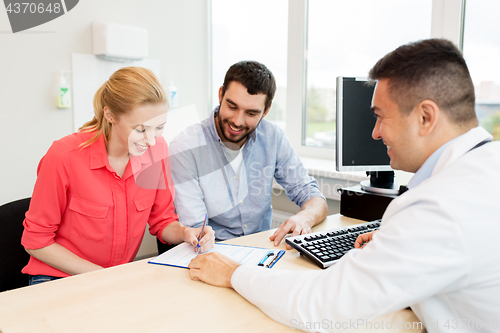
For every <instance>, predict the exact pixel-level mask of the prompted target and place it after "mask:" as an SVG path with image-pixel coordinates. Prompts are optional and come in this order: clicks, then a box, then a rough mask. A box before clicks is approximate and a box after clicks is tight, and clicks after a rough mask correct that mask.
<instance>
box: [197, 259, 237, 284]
mask: <svg viewBox="0 0 500 333" xmlns="http://www.w3.org/2000/svg"><path fill="white" fill-rule="evenodd" d="M239 266H240V265H239V264H238V263H237V262H235V261H233V260H231V259H229V258H228V257H226V256H225V255H223V254H220V253H218V252H211V253H205V254H199V255H197V256H196V258H194V259H193V260H191V262H190V263H189V265H188V267H189V275H190V276H191V279H193V280H198V281H203V282H205V283H208V284H211V285H213V286H217V287H227V288H231V287H232V286H231V276H232V275H233V273H234V271H235V270H236V268H238V267H239Z"/></svg>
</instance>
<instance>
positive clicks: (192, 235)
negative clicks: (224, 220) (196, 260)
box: [184, 225, 215, 253]
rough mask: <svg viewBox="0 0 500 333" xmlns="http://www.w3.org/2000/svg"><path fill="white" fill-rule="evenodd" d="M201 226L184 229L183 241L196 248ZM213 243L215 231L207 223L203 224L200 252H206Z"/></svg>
mask: <svg viewBox="0 0 500 333" xmlns="http://www.w3.org/2000/svg"><path fill="white" fill-rule="evenodd" d="M200 233H201V228H189V227H185V229H184V241H185V242H186V243H188V244H191V245H193V246H194V247H195V248H196V245H197V244H198V237H200ZM214 243H215V232H214V230H213V229H212V227H210V226H209V225H207V226H205V230H204V231H203V237H202V238H201V239H200V253H203V252H206V251H208V250H210V249H212V248H213V247H214Z"/></svg>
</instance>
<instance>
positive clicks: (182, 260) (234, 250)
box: [149, 243, 285, 268]
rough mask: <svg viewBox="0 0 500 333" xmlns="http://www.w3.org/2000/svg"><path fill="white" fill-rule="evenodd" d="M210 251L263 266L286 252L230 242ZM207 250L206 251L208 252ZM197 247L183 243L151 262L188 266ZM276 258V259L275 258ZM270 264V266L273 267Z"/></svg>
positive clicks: (274, 261) (242, 262)
mask: <svg viewBox="0 0 500 333" xmlns="http://www.w3.org/2000/svg"><path fill="white" fill-rule="evenodd" d="M208 252H219V253H222V254H224V255H225V256H227V257H229V258H231V259H232V260H234V261H236V262H237V263H239V264H253V265H258V264H259V263H261V261H263V259H266V260H264V262H263V263H262V265H263V266H265V267H267V266H268V265H270V264H271V262H272V265H274V263H276V262H277V261H278V260H279V258H281V256H282V255H283V254H284V253H285V251H283V250H273V249H264V248H258V247H248V246H239V245H230V244H215V246H214V248H213V249H212V250H210V251H208ZM208 252H206V253H208ZM196 255H197V254H196V252H195V249H194V247H193V246H192V245H189V244H187V243H182V244H179V245H177V246H176V247H174V248H173V249H171V250H168V251H166V252H164V253H163V254H161V255H159V256H157V257H156V258H153V259H152V260H150V261H149V263H150V264H159V265H168V266H175V267H182V268H188V267H187V266H188V264H189V263H190V262H191V260H193V258H195V257H196ZM275 258H276V259H275ZM262 265H261V266H262ZM272 265H270V267H269V268H271V267H272Z"/></svg>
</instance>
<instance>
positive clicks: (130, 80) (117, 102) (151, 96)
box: [79, 67, 168, 148]
mask: <svg viewBox="0 0 500 333" xmlns="http://www.w3.org/2000/svg"><path fill="white" fill-rule="evenodd" d="M166 103H168V102H167V97H166V93H165V88H164V87H163V85H162V84H161V82H160V80H159V79H158V77H156V75H155V74H154V73H153V72H152V71H151V70H149V69H146V68H142V67H124V68H120V69H119V70H117V71H116V72H114V73H113V74H112V75H111V76H110V78H109V80H108V81H106V82H104V84H103V85H102V86H101V87H100V88H99V89H98V90H97V92H96V93H95V95H94V118H92V120H90V121H88V122H87V123H85V124H84V125H83V126H82V127H80V129H79V131H80V132H94V131H95V132H96V134H95V135H94V136H93V137H92V138H91V139H89V140H87V141H85V142H83V143H82V144H81V145H80V146H81V147H82V148H84V147H87V146H90V145H91V144H92V143H94V142H95V141H96V140H97V138H98V137H99V136H100V135H101V134H103V135H104V142H106V143H107V142H108V140H109V137H110V135H111V124H110V123H109V122H108V121H107V120H106V117H104V107H107V108H108V110H109V112H110V113H111V114H112V115H113V116H114V117H115V118H119V117H120V116H121V115H123V114H126V113H127V112H130V111H131V110H133V109H135V108H137V107H139V106H143V105H145V104H166Z"/></svg>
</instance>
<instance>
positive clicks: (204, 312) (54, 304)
mask: <svg viewBox="0 0 500 333" xmlns="http://www.w3.org/2000/svg"><path fill="white" fill-rule="evenodd" d="M355 223H359V221H358V220H354V219H350V218H346V217H343V216H340V215H333V216H329V217H328V218H327V220H325V222H323V223H321V224H320V225H318V226H317V227H316V228H315V229H314V230H315V231H319V230H323V229H329V228H334V227H337V226H345V225H350V224H355ZM272 233H273V231H265V232H261V233H259V234H254V235H250V236H246V237H241V238H238V239H233V240H230V241H227V243H231V244H241V245H252V246H260V247H270V248H271V247H273V245H272V242H271V241H269V239H268V238H269V236H270V235H271V234H272ZM283 243H284V242H283ZM280 248H282V249H284V248H285V245H284V244H281V246H280ZM277 268H278V269H287V270H301V269H319V268H318V267H317V266H315V265H313V264H312V263H311V262H309V261H308V260H307V259H306V258H303V257H301V256H299V254H298V252H297V251H295V250H290V251H287V253H286V254H285V255H284V256H283V258H281V260H280V261H279V262H278V263H277V264H276V265H275V268H273V269H277ZM383 319H384V321H385V322H387V321H391V322H393V323H396V322H402V323H405V322H410V323H413V322H418V319H417V317H416V316H415V315H414V314H413V312H411V311H409V310H402V311H399V312H396V313H394V314H391V315H388V316H385V317H384V318H383ZM389 331H390V332H399V331H398V330H394V329H391V330H389ZM0 332H1V333H14V332H23V333H24V332H37V333H42V332H61V333H67V332H121V333H122V332H123V333H124V332H238V333H243V332H252V333H253V332H273V333H274V332H297V330H292V329H291V328H290V327H287V326H285V325H282V324H279V323H277V322H275V321H273V320H271V319H270V318H269V317H267V316H266V315H265V314H264V313H262V312H261V311H260V310H259V309H258V308H256V307H255V306H253V305H252V304H250V303H249V302H247V301H246V300H245V299H244V298H243V297H241V296H240V295H239V294H237V293H236V292H235V291H234V290H232V289H228V288H218V287H213V286H210V285H207V284H205V283H202V282H196V281H192V280H191V279H190V278H189V272H188V270H186V269H182V268H174V267H168V266H160V265H152V264H148V263H147V260H141V261H136V262H133V263H129V264H126V265H121V266H116V267H112V268H108V269H103V270H100V271H95V272H91V273H86V274H81V275H77V276H72V277H69V278H65V279H61V280H57V281H52V282H46V283H43V284H40V285H35V286H30V287H25V288H20V289H16V290H11V291H7V292H3V293H0ZM376 332H384V331H383V330H380V329H379V330H376ZM405 332H420V330H405Z"/></svg>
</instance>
